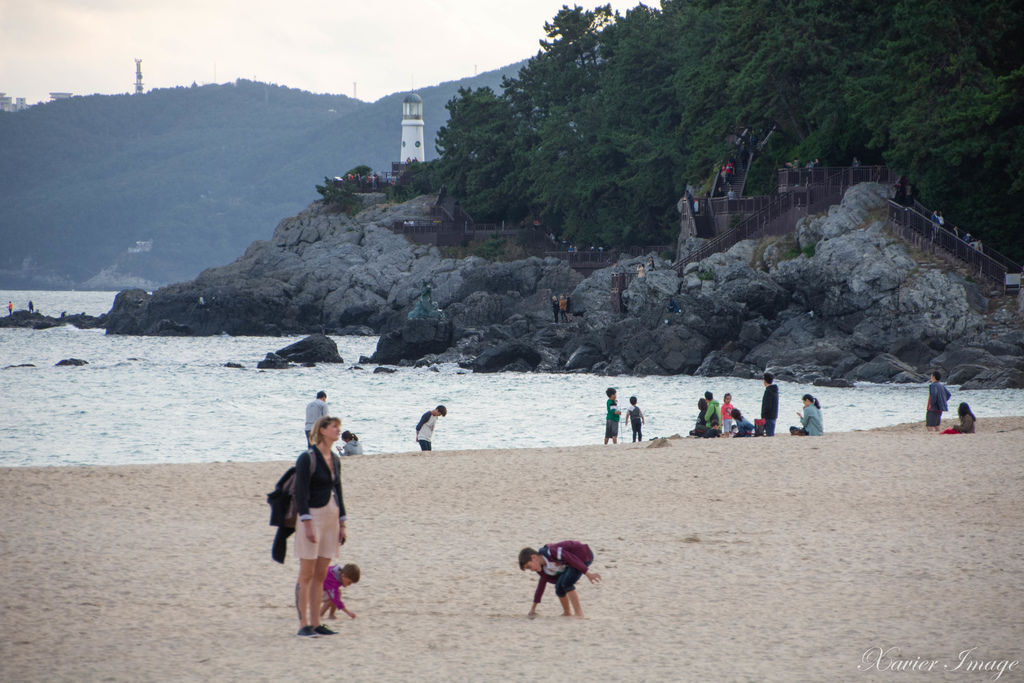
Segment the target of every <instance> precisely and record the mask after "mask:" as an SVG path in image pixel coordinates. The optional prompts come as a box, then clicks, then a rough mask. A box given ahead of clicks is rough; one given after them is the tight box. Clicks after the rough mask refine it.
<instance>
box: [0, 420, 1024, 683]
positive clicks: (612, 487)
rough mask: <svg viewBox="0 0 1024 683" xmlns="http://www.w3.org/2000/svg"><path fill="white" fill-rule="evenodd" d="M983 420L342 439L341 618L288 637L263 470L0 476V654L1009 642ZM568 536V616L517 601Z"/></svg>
mask: <svg viewBox="0 0 1024 683" xmlns="http://www.w3.org/2000/svg"><path fill="white" fill-rule="evenodd" d="M994 421H1000V422H1001V423H1003V424H1000V425H995V424H993V422H994ZM979 428H980V429H981V431H980V432H979V433H978V434H975V435H972V436H970V438H955V437H944V436H941V435H940V436H939V437H938V438H939V442H940V443H941V448H936V447H935V444H936V442H935V441H934V439H935V438H936V437H935V436H934V435H933V434H931V433H927V432H925V431H924V427H923V425H922V424H921V423H915V424H911V425H899V426H896V427H886V428H881V429H874V430H868V431H859V432H846V433H833V434H826V435H825V436H823V437H814V438H793V437H788V438H787V437H785V436H779V437H776V438H773V439H762V440H756V441H755V440H751V439H744V440H741V441H739V442H737V443H731V442H726V441H724V440H722V439H701V440H697V439H679V440H668V441H666V442H665V444H664V445H661V446H658V447H652V444H655V443H657V442H645V443H644V447H642V448H641V447H627V448H611V447H603V446H600V445H596V446H574V447H564V448H531V449H504V450H503V449H488V450H477V451H433V452H431V453H430V454H425V455H426V457H422V456H421V455H420V453H419V452H407V453H394V454H388V455H384V456H367V457H352V458H346V459H345V460H343V462H342V468H343V477H344V491H345V502H346V507H348V509H349V514H350V520H349V534H350V537H349V542H348V543H347V544H346V545H345V546H343V547H342V551H341V556H340V558H339V561H342V562H355V563H357V564H359V565H360V567H361V568H362V570H363V579H362V581H360V583H359V584H357V585H355V586H352V587H351V588H350V589H348V590H347V591H346V593H345V601H346V605H347V606H348V607H349V608H350V609H352V610H353V611H355V612H356V613H357V614H358V615H359V618H358V619H356V620H348V619H345V620H341V619H339V620H338V621H334V622H329V623H330V625H331V627H332V628H335V629H337V630H339V631H341V635H340V636H338V637H336V638H318V639H316V640H313V641H311V642H310V641H304V640H302V639H297V638H295V637H294V632H295V629H296V624H295V612H294V607H293V605H292V587H293V585H294V581H295V574H296V572H297V562H296V561H295V559H294V553H293V551H292V548H291V544H289V549H288V558H287V560H286V563H285V565H283V566H282V565H278V564H276V563H274V562H273V561H272V560H271V559H270V547H271V543H272V540H273V536H274V532H275V529H274V528H273V527H270V526H269V525H268V524H267V522H268V519H269V508H268V506H267V504H266V502H265V496H266V494H267V493H268V492H269V491H270V490H271V489H272V488H273V486H274V483H275V482H276V481H277V478H278V477H279V476H280V474H281V473H282V472H283V471H284V469H285V468H286V467H287V465H288V463H287V462H286V461H273V462H260V463H241V462H219V463H207V464H164V465H119V466H103V467H97V466H82V467H13V468H3V469H0V493H2V494H3V495H4V497H5V500H6V501H7V511H8V513H9V514H8V519H9V520H10V521H9V523H8V525H6V526H5V528H4V530H3V531H2V532H0V546H2V548H3V552H2V553H0V572H2V573H3V575H4V576H5V577H9V580H8V581H6V582H4V584H3V585H2V586H0V604H2V605H3V610H4V614H5V626H6V628H5V631H6V632H7V633H8V634H9V637H8V638H5V639H3V641H2V643H0V656H2V657H3V661H4V665H3V667H4V671H5V673H6V677H7V678H9V679H10V680H81V679H83V678H84V679H87V680H98V679H109V680H115V681H121V680H124V681H128V680H132V681H136V680H197V679H202V680H213V679H216V680H252V679H260V680H264V679H266V680H271V679H280V678H282V677H286V678H290V679H300V680H305V679H311V678H320V677H323V676H329V675H331V673H333V672H335V671H337V672H339V673H342V672H343V673H344V675H345V676H346V677H347V678H349V679H352V680H359V681H362V680H366V681H377V680H394V679H399V678H401V679H409V678H412V677H416V678H419V679H423V680H450V679H452V678H464V679H471V680H494V679H496V678H499V677H503V676H507V675H508V672H509V671H510V670H514V671H517V672H519V673H518V677H519V678H521V679H524V680H541V679H547V678H550V672H551V671H556V670H561V671H564V669H561V668H560V667H564V666H565V665H566V657H569V658H570V659H571V660H572V673H571V674H566V677H567V678H573V679H595V680H622V679H626V678H634V679H635V678H641V679H644V680H679V679H680V677H682V678H687V679H689V680H722V679H730V680H733V679H755V680H780V681H790V680H798V679H799V680H852V679H855V678H859V677H862V676H863V674H864V672H863V670H858V668H857V667H858V665H861V664H862V663H863V662H864V661H868V660H864V659H863V657H864V656H865V653H868V651H869V649H870V648H877V647H882V648H888V647H899V648H901V651H902V655H903V657H905V658H908V659H912V658H913V657H915V656H919V657H922V658H930V659H942V660H944V661H948V662H949V664H950V666H954V665H955V664H956V661H957V660H956V654H957V653H958V652H960V651H961V650H964V649H967V648H970V647H973V646H978V648H979V649H978V650H977V651H976V652H975V656H976V657H977V658H978V659H995V658H999V659H1010V660H1014V659H1016V660H1024V652H1022V651H1021V645H1020V643H1022V642H1024V623H1022V622H1021V620H1020V618H1019V615H1020V613H1021V612H1022V611H1024V573H1022V572H1020V571H1017V569H1016V567H1019V562H1020V550H1019V548H1020V547H1021V544H1022V543H1024V509H1022V508H1021V506H1020V505H1019V499H1020V494H1021V493H1022V489H1024V484H1022V482H1024V459H1022V458H1021V457H1020V444H1021V443H1022V439H1021V437H1022V435H1024V434H1022V433H1024V417H1015V418H987V419H982V420H980V421H979ZM566 538H573V539H577V540H581V541H583V542H586V543H588V544H590V545H591V547H592V548H593V549H594V551H595V554H596V559H595V564H594V568H595V569H596V571H598V572H600V573H601V574H602V576H603V578H604V582H603V583H602V584H601V585H600V586H596V585H590V584H589V583H587V582H585V581H584V582H581V583H580V584H578V589H579V591H580V599H581V603H582V605H583V609H584V614H585V615H586V617H587V618H586V619H584V620H582V621H577V620H566V619H562V618H561V617H558V616H556V614H557V613H558V612H559V610H558V607H557V600H556V599H555V596H554V595H553V594H552V591H550V590H549V591H547V592H546V594H545V598H544V600H543V602H542V603H541V607H540V617H539V618H538V619H535V620H532V621H531V620H527V619H526V617H525V615H526V612H527V610H528V609H529V606H530V601H531V597H532V595H533V589H534V586H535V580H534V579H533V578H531V577H530V576H528V575H525V574H524V573H522V572H520V571H519V569H518V567H517V565H516V559H515V558H516V555H517V553H518V551H519V549H520V548H521V547H523V546H526V545H531V546H534V547H536V545H540V544H542V543H546V542H554V541H559V540H563V539H566ZM18 577H24V578H20V579H19V578H18ZM28 577H32V578H31V579H29V578H28ZM112 653H116V655H113V656H112ZM869 659H870V657H869ZM524 662H529V665H528V666H526V667H524V666H523V663H524ZM1020 669H1021V667H1020V665H1018V667H1017V668H1016V669H1015V670H1013V671H1010V672H1007V674H1005V675H1004V677H1003V678H1004V679H1008V680H1016V678H1013V677H1011V676H1010V674H1015V675H1016V676H1017V677H1019V676H1020V675H1021V674H1020ZM989 675H991V674H989ZM981 676H982V675H981V674H979V676H978V680H981ZM972 680H974V679H973V678H972ZM986 680H987V679H986Z"/></svg>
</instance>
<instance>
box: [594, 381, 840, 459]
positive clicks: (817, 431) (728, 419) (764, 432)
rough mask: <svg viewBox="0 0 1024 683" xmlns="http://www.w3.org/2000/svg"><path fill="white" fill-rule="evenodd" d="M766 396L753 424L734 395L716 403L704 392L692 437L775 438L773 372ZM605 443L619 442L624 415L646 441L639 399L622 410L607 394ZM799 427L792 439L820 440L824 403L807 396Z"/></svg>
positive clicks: (792, 431) (636, 436) (613, 396)
mask: <svg viewBox="0 0 1024 683" xmlns="http://www.w3.org/2000/svg"><path fill="white" fill-rule="evenodd" d="M762 381H763V382H764V394H763V396H762V397H761V417H759V418H755V419H754V421H753V422H751V421H750V419H749V418H748V417H747V416H745V415H744V414H743V412H742V411H741V410H740V409H739V408H737V407H736V406H735V405H733V402H732V394H725V396H724V397H723V399H724V402H722V403H720V402H719V401H717V400H716V399H715V396H714V394H713V393H712V392H711V391H705V392H704V396H703V398H699V399H697V411H698V412H697V421H696V424H695V425H694V428H693V429H692V430H690V432H689V435H690V436H692V437H699V438H715V437H721V436H724V437H737V438H742V437H751V436H775V423H776V421H777V420H778V418H779V387H778V385H777V384H775V377H774V375H772V373H770V372H766V373H764V375H763V377H762ZM605 395H606V396H607V400H606V401H605V428H604V443H605V445H607V444H608V442H609V441H611V442H612V443H613V444H617V443H618V442H619V423H620V422H621V421H622V420H621V418H622V416H623V414H625V416H626V419H627V420H628V421H629V423H630V427H631V428H632V431H633V443H636V442H638V441H643V425H644V424H645V423H646V418H645V417H644V414H643V411H642V410H641V409H640V406H639V405H638V400H637V397H636V396H630V397H629V406H628V407H627V408H625V409H620V408H619V402H618V392H617V390H616V389H615V388H614V387H608V389H606V390H605ZM797 417H798V418H799V419H800V425H799V426H797V425H793V426H791V427H790V428H789V433H790V434H791V435H792V436H821V435H822V434H823V433H824V428H823V426H822V419H821V403H820V402H819V401H818V399H816V398H815V397H814V396H812V395H810V394H804V397H803V411H802V412H797Z"/></svg>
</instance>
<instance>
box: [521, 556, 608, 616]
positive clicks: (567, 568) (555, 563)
mask: <svg viewBox="0 0 1024 683" xmlns="http://www.w3.org/2000/svg"><path fill="white" fill-rule="evenodd" d="M593 561H594V551H593V550H591V549H590V546H589V545H587V544H586V543H580V542H579V541H562V542H561V543H548V544H547V545H542V546H541V547H540V549H538V550H534V549H533V548H523V549H522V550H520V551H519V569H520V570H522V571H526V570H527V569H529V570H530V571H532V572H537V574H539V575H540V579H539V580H538V582H537V590H536V591H534V594H533V606H532V607H530V611H529V613H528V615H527V616H530V617H534V616H536V615H537V605H539V604H540V599H541V597H542V596H543V595H544V589H545V588H546V587H547V585H548V584H549V583H553V584H555V595H557V596H558V601H559V602H560V603H562V616H563V617H571V616H575V617H577V618H583V609H582V608H581V607H580V598H579V596H578V595H576V582H577V581H579V578H580V577H581V576H586V577H587V578H588V579H589V580H590V583H600V582H601V575H600V574H598V573H597V572H592V571H590V565H591V563H593ZM570 606H571V607H572V611H570Z"/></svg>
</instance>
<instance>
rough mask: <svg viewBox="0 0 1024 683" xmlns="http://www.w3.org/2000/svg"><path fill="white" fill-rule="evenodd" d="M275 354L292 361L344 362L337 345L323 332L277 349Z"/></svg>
mask: <svg viewBox="0 0 1024 683" xmlns="http://www.w3.org/2000/svg"><path fill="white" fill-rule="evenodd" d="M277 355H278V356H280V357H281V358H284V359H286V360H289V361H291V362H293V363H344V362H345V361H344V359H342V357H341V354H340V353H338V345H337V344H335V343H334V340H333V339H331V338H330V337H328V336H326V335H323V334H312V335H310V336H308V337H306V338H305V339H300V340H299V341H297V342H295V343H294V344H291V345H289V346H286V347H284V348H283V349H278V350H277Z"/></svg>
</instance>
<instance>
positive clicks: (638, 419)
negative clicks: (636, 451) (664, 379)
mask: <svg viewBox="0 0 1024 683" xmlns="http://www.w3.org/2000/svg"><path fill="white" fill-rule="evenodd" d="M626 412H627V413H628V414H629V426H630V427H632V428H633V443H636V442H637V441H643V440H644V434H643V425H644V422H646V420H645V419H644V413H643V411H642V410H640V406H638V405H637V404H636V396H630V397H629V407H628V408H626Z"/></svg>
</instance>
